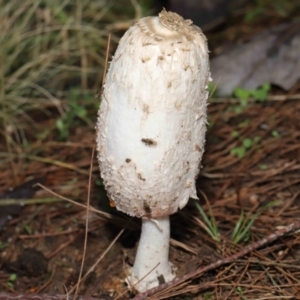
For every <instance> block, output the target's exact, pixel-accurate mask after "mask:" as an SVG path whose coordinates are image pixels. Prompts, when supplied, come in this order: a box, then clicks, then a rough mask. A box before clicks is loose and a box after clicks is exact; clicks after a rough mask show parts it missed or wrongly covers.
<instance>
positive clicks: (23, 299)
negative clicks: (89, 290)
mask: <svg viewBox="0 0 300 300" xmlns="http://www.w3.org/2000/svg"><path fill="white" fill-rule="evenodd" d="M73 299H74V298H73V296H67V295H47V294H39V295H38V294H22V293H20V294H9V293H0V300H73ZM77 300H101V299H99V298H92V297H85V296H81V297H78V299H77Z"/></svg>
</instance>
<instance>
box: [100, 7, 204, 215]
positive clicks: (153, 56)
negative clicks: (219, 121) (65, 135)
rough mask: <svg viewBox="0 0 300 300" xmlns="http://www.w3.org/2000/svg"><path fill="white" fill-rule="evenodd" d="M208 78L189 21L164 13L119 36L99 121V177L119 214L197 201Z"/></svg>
mask: <svg viewBox="0 0 300 300" xmlns="http://www.w3.org/2000/svg"><path fill="white" fill-rule="evenodd" d="M209 78H210V74H209V60H208V49H207V43H206V39H205V37H204V35H203V34H202V32H201V30H200V29H199V28H198V27H197V26H194V25H192V22H191V21H190V20H184V19H183V18H182V17H180V16H179V15H177V14H175V13H171V12H166V11H165V10H163V11H162V12H161V13H160V15H159V17H147V18H143V19H141V20H139V21H138V22H137V23H136V24H135V25H133V26H132V27H131V28H130V29H129V30H128V31H127V32H126V33H125V35H124V36H123V37H122V39H121V41H120V43H119V46H118V49H117V51H116V53H115V56H114V58H113V60H112V62H111V64H110V68H109V71H108V73H107V76H106V82H105V85H104V90H103V94H102V101H101V105H100V110H99V118H98V123H97V129H98V132H97V150H98V159H99V163H100V170H101V175H102V178H103V181H104V185H105V187H106V189H107V192H108V196H109V198H110V199H111V200H112V201H113V202H114V203H115V205H116V207H117V209H119V210H121V211H123V212H125V213H127V214H129V215H131V216H137V217H149V218H157V217H162V216H166V215H170V214H172V213H175V212H176V211H177V210H178V208H180V209H181V208H183V207H184V206H185V205H186V203H187V201H188V199H189V197H191V198H195V199H197V195H196V188H195V179H196V177H197V175H198V173H199V165H200V161H201V158H202V155H203V151H204V143H205V132H206V106H207V103H206V101H207V97H208V92H207V90H206V88H207V84H208V81H209Z"/></svg>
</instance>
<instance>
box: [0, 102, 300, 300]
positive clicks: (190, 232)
mask: <svg viewBox="0 0 300 300" xmlns="http://www.w3.org/2000/svg"><path fill="white" fill-rule="evenodd" d="M212 102H213V101H212ZM235 105H238V104H230V103H228V102H224V103H212V104H211V105H210V106H209V116H210V126H209V130H208V132H207V144H206V153H205V156H204V159H203V162H202V165H203V168H202V170H201V174H200V176H199V178H198V191H199V195H200V197H201V199H200V204H202V207H203V208H204V210H205V211H206V212H207V214H208V216H209V210H208V208H209V207H210V208H211V210H212V212H213V215H214V218H215V220H216V223H217V225H218V228H219V231H218V232H219V234H220V241H215V240H214V239H212V238H211V237H210V236H209V235H208V233H207V232H206V231H205V230H204V229H203V219H202V218H201V215H200V213H199V211H198V210H197V208H196V207H195V205H194V202H193V201H190V203H189V204H188V205H187V207H186V208H184V209H183V210H182V211H180V212H179V213H177V214H175V215H173V216H172V218H171V222H172V243H171V245H172V246H171V253H170V258H171V261H172V262H173V263H174V265H176V266H177V268H178V269H177V274H178V275H184V274H187V273H189V272H191V271H193V270H195V269H196V268H198V267H200V266H205V265H208V264H210V263H213V262H215V261H217V260H219V259H221V258H223V257H227V256H229V255H231V254H234V253H235V252H238V251H239V250H240V249H243V247H245V246H246V245H248V244H250V243H251V242H253V241H257V240H259V239H261V238H262V237H265V236H267V235H269V234H272V233H273V232H274V231H276V230H278V229H280V226H285V225H288V224H291V223H292V222H293V221H294V220H297V219H298V218H299V213H300V211H299V200H300V198H299V183H300V180H299V168H300V167H299V161H300V147H299V145H300V144H299V132H300V128H299V127H300V125H299V122H298V121H299V114H300V102H299V101H294V100H290V101H289V100H287V101H277V102H275V101H271V100H270V101H266V102H265V103H263V104H261V103H259V104H257V103H252V104H251V103H250V104H249V105H248V106H247V107H246V108H245V110H244V111H243V112H242V113H240V114H239V115H236V114H234V113H233V112H232V108H233V107H234V106H235ZM246 120H249V122H245V121H246ZM41 126H45V124H41ZM275 130H276V132H277V133H278V135H277V134H274V133H273V134H272V132H274V131H275ZM234 131H238V132H239V135H238V136H236V135H235V134H232V132H234ZM274 135H275V136H274ZM254 137H259V140H258V139H257V140H258V141H257V142H256V144H255V145H253V146H252V147H251V148H250V149H248V150H247V151H246V152H245V154H244V155H243V157H241V158H238V157H237V156H236V155H234V154H232V151H231V149H233V148H236V147H238V146H239V145H240V144H242V142H243V141H244V140H245V139H246V138H250V139H252V140H253V138H254ZM78 140H79V141H80V144H79V143H78V142H76V141H78ZM31 147H32V148H31V150H29V151H28V152H29V153H32V151H33V149H35V148H36V147H38V145H34V144H33V145H32V146H31ZM93 147H94V132H93V130H90V129H88V128H82V129H78V130H76V131H75V132H74V134H72V138H71V139H70V141H68V142H67V143H66V142H60V143H55V142H52V141H50V142H48V143H46V144H44V145H43V149H44V152H43V154H42V155H41V157H47V158H48V159H49V161H47V163H45V162H42V161H41V162H39V161H36V160H34V159H30V158H29V159H26V160H25V159H22V158H19V159H15V160H14V161H13V164H14V166H15V167H16V168H17V174H22V177H19V178H20V179H19V180H20V181H21V178H24V179H23V180H25V179H29V178H33V177H34V178H35V179H36V180H37V181H41V182H42V184H43V186H45V187H47V189H51V191H52V192H55V193H57V194H59V195H61V196H63V197H68V198H71V199H73V200H74V201H78V202H79V203H86V201H87V199H88V191H89V190H90V201H91V205H92V206H93V207H94V208H97V209H100V210H101V211H103V213H101V212H99V213H97V212H89V221H88V223H89V224H88V239H87V248H86V256H85V261H84V265H83V270H82V276H83V275H84V274H86V273H87V272H88V271H89V270H90V268H91V267H92V266H93V265H94V264H95V263H96V262H97V260H98V259H99V257H101V256H103V258H102V260H101V261H100V262H98V263H97V265H96V266H95V267H94V268H93V270H92V271H91V273H90V275H88V276H87V277H86V278H85V280H84V281H83V282H82V283H81V285H80V288H79V294H80V295H87V296H94V297H97V298H99V299H116V298H117V297H118V296H119V299H121V298H125V299H128V298H129V297H130V296H132V294H130V293H129V292H128V291H127V289H128V288H127V286H126V284H125V282H124V278H125V271H126V268H127V267H128V266H130V265H131V264H132V263H133V258H134V254H135V251H136V246H137V241H138V238H139V227H140V224H139V220H135V219H133V220H132V219H130V218H128V217H126V216H125V215H123V214H122V213H119V212H117V211H116V210H115V209H114V208H111V207H109V205H108V203H109V202H108V199H107V198H106V197H105V194H104V191H103V187H102V186H99V182H100V181H99V172H98V166H97V161H96V159H95V158H94V159H93V160H91V157H92V149H93ZM58 162H64V165H63V166H61V165H60V164H58ZM90 163H93V166H92V176H91V182H90V183H91V188H90V189H89V171H88V170H89V164H90ZM11 164H12V161H7V163H6V164H2V167H1V169H2V176H1V186H2V188H3V189H5V188H9V187H10V186H11V185H12V184H13V182H14V177H13V173H12V171H11V169H12V168H11V167H10V166H11ZM19 170H22V172H21V173H19ZM4 174H5V175H4ZM52 192H49V191H48V190H45V189H44V188H38V190H37V191H36V192H35V195H34V197H32V198H33V199H42V198H49V197H52V198H53V194H52ZM201 195H202V196H201ZM204 195H205V197H206V198H207V199H209V203H205V200H204V197H203V196H204ZM54 198H55V199H52V201H51V203H48V204H33V205H26V206H24V207H23V208H22V210H21V211H20V213H18V216H17V217H16V218H13V219H12V220H10V221H9V222H8V223H7V225H6V226H5V227H4V228H2V231H1V246H2V249H1V266H2V267H1V270H2V271H1V273H0V278H1V279H0V280H1V281H0V282H1V288H0V290H1V291H2V292H4V291H5V292H24V293H25V292H26V293H47V294H66V293H68V292H70V291H71V290H72V288H73V287H75V286H76V283H77V281H78V276H79V273H80V267H81V262H82V259H83V248H84V240H85V239H84V237H85V220H86V210H85V208H84V207H82V206H78V205H76V204H74V203H70V202H69V201H68V200H67V199H66V200H63V199H62V200H61V202H54V200H57V196H54ZM50 200H51V199H50ZM242 211H243V212H244V216H248V217H249V219H250V220H252V219H253V218H254V215H255V213H258V216H257V218H256V219H255V220H254V223H253V225H252V226H251V228H250V229H249V230H247V233H246V234H245V235H244V236H243V237H242V238H241V241H240V242H239V243H238V244H233V242H232V240H231V238H230V236H231V233H232V231H233V228H234V227H235V226H236V224H237V222H238V220H239V218H240V216H241V212H242ZM201 219H202V223H201V221H200V220H201ZM244 219H245V218H244ZM124 229H125V230H124ZM123 230H124V231H123ZM121 231H122V235H121V236H120V237H119V238H118V239H117V241H114V243H113V245H112V242H113V240H114V238H115V237H116V236H117V235H118V234H119V233H120V232H121ZM299 242H300V240H299V236H298V234H297V233H293V234H291V235H288V236H284V237H280V238H279V239H277V240H275V241H274V242H272V243H270V244H268V245H266V246H263V247H261V248H260V249H259V250H256V251H252V252H251V253H249V254H247V255H245V256H244V257H241V258H240V259H238V260H235V261H233V262H231V263H229V264H226V265H225V266H222V267H219V268H215V269H213V270H211V271H208V272H207V273H205V274H203V275H202V276H201V277H200V278H192V279H191V280H190V281H188V283H189V284H188V285H187V284H183V285H181V287H179V288H178V287H177V288H173V289H171V290H169V292H168V293H166V292H165V293H166V294H165V295H166V297H170V296H171V295H176V294H184V295H185V298H184V299H188V298H190V299H261V298H264V299H280V297H286V298H285V299H288V298H289V297H290V299H298V298H300V289H299V285H298V283H299V279H300V277H299V268H298V265H299V253H300V252H299ZM111 245H112V247H111V248H109V247H110V246H111ZM107 250H108V251H107ZM12 274H16V276H15V277H14V276H12ZM195 295H197V296H195ZM156 297H158V299H161V297H162V296H156ZM164 297H165V296H164ZM195 297H196V298H195ZM272 297H273V298H272ZM0 299H1V298H0ZM180 299H183V298H180Z"/></svg>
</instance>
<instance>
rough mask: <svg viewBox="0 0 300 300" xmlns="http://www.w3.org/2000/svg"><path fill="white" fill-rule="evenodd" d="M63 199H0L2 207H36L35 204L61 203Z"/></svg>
mask: <svg viewBox="0 0 300 300" xmlns="http://www.w3.org/2000/svg"><path fill="white" fill-rule="evenodd" d="M61 201H63V200H62V199H59V198H33V199H11V198H8V199H0V206H8V205H21V206H24V205H30V204H31V205H35V204H45V203H53V202H61Z"/></svg>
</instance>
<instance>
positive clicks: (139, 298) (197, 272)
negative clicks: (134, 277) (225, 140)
mask: <svg viewBox="0 0 300 300" xmlns="http://www.w3.org/2000/svg"><path fill="white" fill-rule="evenodd" d="M299 228H300V221H296V222H293V223H292V224H290V225H288V226H285V227H283V228H282V229H280V230H277V231H275V232H274V233H272V234H270V235H268V236H266V237H265V238H263V239H261V240H259V241H257V242H254V243H252V244H250V245H248V246H246V247H245V248H244V249H242V250H241V251H239V252H237V253H235V254H233V255H230V256H228V257H225V258H223V259H219V260H217V261H215V262H213V263H211V264H210V265H208V266H204V267H201V268H198V269H196V270H195V271H192V272H190V273H188V274H185V275H183V276H180V277H177V278H175V279H174V280H172V281H169V282H167V283H164V284H161V285H159V286H158V287H155V288H152V289H150V290H148V291H146V292H144V293H141V294H139V295H137V296H136V297H134V298H133V300H144V299H146V298H147V297H149V296H153V295H154V294H156V293H158V292H161V291H163V290H166V289H168V288H171V287H174V286H176V285H178V284H179V283H182V282H184V281H186V280H188V279H191V278H192V277H197V276H199V275H200V274H202V273H204V272H207V271H210V270H213V269H216V268H218V267H220V266H222V265H225V264H228V263H232V262H234V261H235V260H236V259H239V258H241V257H243V256H245V255H247V254H248V253H250V252H253V251H255V250H256V249H258V248H260V247H261V246H264V245H266V244H268V243H271V242H273V241H275V240H276V239H278V238H279V237H281V236H283V235H285V234H286V233H290V232H292V231H295V230H298V229H299ZM0 300H1V298H0Z"/></svg>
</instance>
